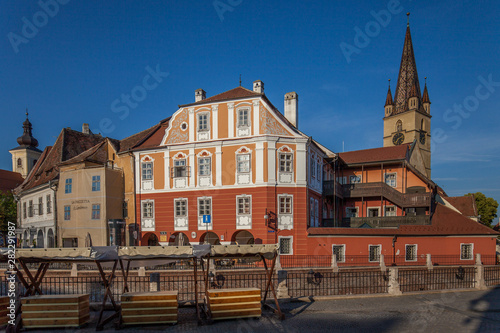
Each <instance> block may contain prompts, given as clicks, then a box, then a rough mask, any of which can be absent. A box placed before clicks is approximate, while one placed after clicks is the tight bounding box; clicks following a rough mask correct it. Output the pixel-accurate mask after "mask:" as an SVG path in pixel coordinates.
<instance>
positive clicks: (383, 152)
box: [339, 143, 410, 164]
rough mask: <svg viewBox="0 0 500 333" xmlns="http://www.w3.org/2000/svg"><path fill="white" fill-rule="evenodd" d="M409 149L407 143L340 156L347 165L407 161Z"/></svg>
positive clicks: (346, 153) (340, 154)
mask: <svg viewBox="0 0 500 333" xmlns="http://www.w3.org/2000/svg"><path fill="white" fill-rule="evenodd" d="M409 148H410V144H409V143H406V144H403V145H400V146H392V147H382V148H372V149H363V150H355V151H348V152H345V153H339V156H340V158H341V159H342V160H343V161H344V162H345V163H347V164H357V163H370V162H384V161H399V160H405V159H406V157H407V153H408V151H409Z"/></svg>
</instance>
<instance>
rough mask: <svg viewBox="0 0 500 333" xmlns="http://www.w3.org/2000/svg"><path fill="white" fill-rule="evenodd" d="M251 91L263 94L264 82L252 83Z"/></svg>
mask: <svg viewBox="0 0 500 333" xmlns="http://www.w3.org/2000/svg"><path fill="white" fill-rule="evenodd" d="M253 91H254V92H256V93H259V94H263V93H264V82H262V81H261V80H257V81H254V82H253Z"/></svg>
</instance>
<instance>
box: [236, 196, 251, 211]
mask: <svg viewBox="0 0 500 333" xmlns="http://www.w3.org/2000/svg"><path fill="white" fill-rule="evenodd" d="M250 204H251V202H250V197H239V198H238V215H250Z"/></svg>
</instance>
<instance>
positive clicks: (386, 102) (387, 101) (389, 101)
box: [385, 79, 394, 106]
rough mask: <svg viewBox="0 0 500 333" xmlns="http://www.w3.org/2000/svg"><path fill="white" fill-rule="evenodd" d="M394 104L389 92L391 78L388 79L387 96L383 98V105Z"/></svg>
mask: <svg viewBox="0 0 500 333" xmlns="http://www.w3.org/2000/svg"><path fill="white" fill-rule="evenodd" d="M388 105H394V102H393V101H392V93H391V79H389V89H388V90H387V97H386V99H385V106H388Z"/></svg>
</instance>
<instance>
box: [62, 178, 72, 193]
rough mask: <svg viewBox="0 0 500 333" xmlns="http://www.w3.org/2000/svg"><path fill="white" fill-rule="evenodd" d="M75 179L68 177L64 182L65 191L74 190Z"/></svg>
mask: <svg viewBox="0 0 500 333" xmlns="http://www.w3.org/2000/svg"><path fill="white" fill-rule="evenodd" d="M72 187H73V179H71V178H68V179H66V182H65V184H64V193H71V191H72V190H73V188H72Z"/></svg>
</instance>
